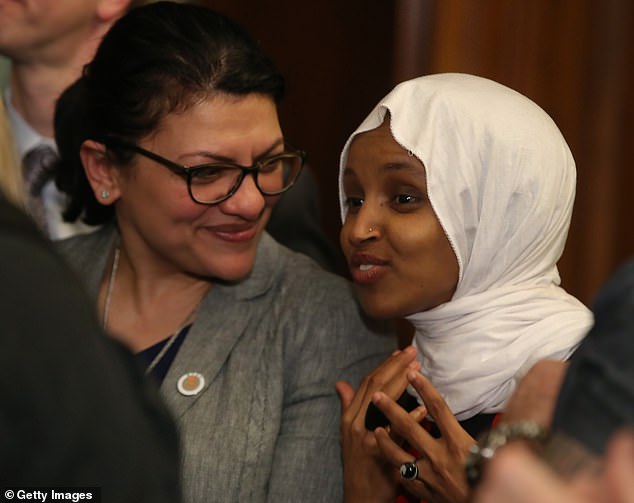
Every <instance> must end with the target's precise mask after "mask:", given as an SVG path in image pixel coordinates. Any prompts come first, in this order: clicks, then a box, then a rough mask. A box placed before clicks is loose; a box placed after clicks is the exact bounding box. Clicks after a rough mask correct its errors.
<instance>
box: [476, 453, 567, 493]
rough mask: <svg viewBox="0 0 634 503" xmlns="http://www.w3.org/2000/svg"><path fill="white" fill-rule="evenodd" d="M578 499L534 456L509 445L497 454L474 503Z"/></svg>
mask: <svg viewBox="0 0 634 503" xmlns="http://www.w3.org/2000/svg"><path fill="white" fill-rule="evenodd" d="M575 500H576V499H575V498H572V497H571V493H570V492H569V491H568V490H567V489H566V488H565V487H564V485H563V484H562V483H561V482H560V481H559V480H558V479H557V478H556V476H555V475H554V474H553V473H552V472H550V471H549V470H548V469H547V468H546V467H545V466H544V465H542V464H541V463H540V462H539V461H538V460H537V459H535V458H534V457H533V456H532V455H531V453H529V452H527V451H525V450H524V449H523V447H521V446H515V445H512V444H511V445H509V446H506V447H504V448H502V449H499V451H498V452H496V455H495V457H494V458H493V460H492V461H491V462H490V464H489V465H488V466H487V469H486V472H485V474H484V479H483V481H482V483H481V484H480V486H479V487H478V488H477V489H476V493H475V498H474V499H473V501H474V503H508V502H509V501H512V502H513V503H531V502H535V501H539V502H541V503H573V502H574V501H575Z"/></svg>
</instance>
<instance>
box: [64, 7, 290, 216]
mask: <svg viewBox="0 0 634 503" xmlns="http://www.w3.org/2000/svg"><path fill="white" fill-rule="evenodd" d="M216 93H220V94H229V95H234V96H245V95H248V94H252V93H256V94H262V95H266V96H270V97H271V98H272V99H273V100H274V101H275V102H278V101H279V100H280V99H281V98H282V96H283V94H284V80H283V78H282V76H281V75H280V74H279V72H278V71H277V69H276V68H275V67H274V65H273V64H272V62H271V61H270V60H269V58H268V57H267V56H266V55H265V54H264V53H263V52H262V50H261V49H260V47H259V46H258V44H256V43H255V41H254V40H253V39H252V38H251V37H250V36H249V35H248V34H247V33H246V32H245V31H244V30H243V29H242V28H241V27H240V26H238V25H237V24H236V23H235V22H233V21H232V20H230V19H228V18H227V17H226V16H224V15H222V14H220V13H218V12H215V11H213V10H211V9H208V8H206V7H201V6H195V5H187V4H177V3H174V2H156V3H152V4H149V5H146V6H143V7H138V8H134V9H132V10H130V12H128V13H127V14H126V15H125V16H123V17H122V18H121V19H119V20H118V21H117V22H116V23H115V24H114V25H113V26H112V28H111V29H110V31H109V32H108V33H107V34H106V36H105V37H104V39H103V41H102V42H101V44H100V46H99V48H98V50H97V53H96V54H95V57H94V59H93V60H92V62H90V63H89V64H88V65H86V67H85V68H84V71H83V73H82V76H81V77H80V78H79V80H77V81H76V82H75V83H74V84H73V85H71V86H70V87H69V88H68V89H67V90H66V91H65V92H64V93H63V94H62V96H61V97H60V98H59V100H58V102H57V105H56V109H55V140H56V142H57V146H58V149H59V153H60V162H59V164H58V166H57V168H56V172H55V182H56V184H57V187H58V188H59V189H60V190H61V191H62V192H64V193H66V194H67V195H68V197H69V202H68V205H67V207H66V209H65V211H64V214H63V216H64V219H65V220H66V221H75V220H77V219H78V218H80V217H81V219H82V220H83V221H84V222H86V223H87V224H90V225H99V224H102V223H105V222H107V221H108V220H110V219H112V218H113V216H114V209H113V207H112V206H104V205H102V204H100V203H99V202H98V201H97V200H96V199H95V197H94V194H93V191H92V189H91V187H90V184H89V183H88V179H87V178H86V175H85V172H84V169H83V166H82V163H81V159H80V157H79V151H80V147H81V145H82V143H83V142H84V141H85V140H87V139H92V140H96V141H101V142H104V139H107V138H112V139H115V140H116V139H119V140H123V141H125V142H128V143H130V142H132V143H135V142H137V141H138V140H139V139H141V138H143V137H145V136H147V135H149V134H151V133H152V132H154V131H156V130H157V128H158V127H159V125H160V123H161V121H162V119H163V118H165V116H166V115H168V114H170V113H172V112H183V111H185V110H187V109H188V108H189V107H191V106H193V105H195V104H196V103H197V102H199V101H200V100H203V99H205V98H207V97H209V96H212V95H214V94H216ZM108 147H109V148H108V153H109V155H111V156H112V158H113V160H114V161H115V162H117V163H120V164H122V165H124V164H126V163H129V162H130V160H131V157H132V155H133V154H130V153H129V152H127V151H126V152H124V151H117V149H116V147H112V146H108Z"/></svg>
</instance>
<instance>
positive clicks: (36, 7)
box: [0, 0, 125, 65]
mask: <svg viewBox="0 0 634 503" xmlns="http://www.w3.org/2000/svg"><path fill="white" fill-rule="evenodd" d="M105 3H107V1H106V2H104V0H0V54H3V55H5V56H7V57H9V58H10V59H12V60H15V61H16V62H19V63H29V62H33V61H35V60H37V61H42V62H45V63H47V64H49V65H54V64H55V63H56V61H58V60H59V61H62V60H64V59H65V58H68V54H73V53H75V52H76V51H77V48H78V46H81V45H83V44H85V42H86V41H87V40H88V39H89V38H90V37H91V36H92V34H93V33H94V32H95V29H96V27H97V25H98V24H99V22H100V16H101V13H102V11H101V10H100V9H102V4H105ZM119 3H121V2H119ZM124 3H125V2H124ZM103 12H104V13H105V12H109V11H108V10H104V11H103Z"/></svg>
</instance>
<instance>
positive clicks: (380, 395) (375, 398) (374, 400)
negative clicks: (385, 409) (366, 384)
mask: <svg viewBox="0 0 634 503" xmlns="http://www.w3.org/2000/svg"><path fill="white" fill-rule="evenodd" d="M382 398H383V393H381V392H380V391H377V392H376V393H373V394H372V403H374V404H378V403H379V402H380V401H381V399H382Z"/></svg>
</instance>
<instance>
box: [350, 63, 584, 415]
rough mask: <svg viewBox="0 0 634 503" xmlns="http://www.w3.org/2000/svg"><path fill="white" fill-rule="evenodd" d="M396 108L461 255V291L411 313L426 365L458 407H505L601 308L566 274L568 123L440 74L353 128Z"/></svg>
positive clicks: (570, 171)
mask: <svg viewBox="0 0 634 503" xmlns="http://www.w3.org/2000/svg"><path fill="white" fill-rule="evenodd" d="M386 118H387V120H389V121H390V128H391V132H392V136H393V137H394V139H395V140H396V141H397V142H398V143H399V144H400V145H401V146H402V147H403V148H405V149H406V150H409V151H411V152H412V153H413V154H414V155H415V156H416V157H417V158H418V159H420V161H421V162H422V163H423V165H424V166H425V171H426V178H427V190H428V197H429V200H430V202H431V205H432V207H433V208H434V211H435V213H436V215H437V217H438V219H439V221H440V224H441V226H442V227H443V229H444V231H445V233H446V235H447V237H448V239H449V241H450V243H451V245H452V247H453V250H454V252H455V254H456V257H457V260H458V265H459V279H458V285H457V288H456V291H455V293H454V295H453V297H452V299H451V300H450V301H449V302H447V303H444V304H441V305H440V306H438V307H436V308H434V309H431V310H429V311H424V312H420V313H414V314H412V315H410V316H408V319H409V321H410V322H412V324H413V325H414V326H415V328H416V334H415V337H414V345H415V346H416V347H417V349H418V351H419V358H420V359H421V362H422V369H421V371H422V372H423V374H425V375H426V377H428V378H429V379H430V381H431V382H432V384H433V385H434V386H435V387H436V388H437V389H438V391H439V392H440V393H441V394H442V395H443V396H444V398H445V399H446V400H447V403H448V404H449V406H450V407H451V409H452V411H453V412H454V414H455V415H456V417H457V418H458V419H460V420H462V419H467V418H469V417H471V416H473V415H475V414H477V413H480V412H498V411H501V410H502V409H503V408H504V405H505V404H506V401H507V400H508V398H509V396H510V395H511V394H512V392H513V390H514V389H515V386H516V382H517V380H518V379H519V378H521V377H522V376H523V375H524V373H525V372H526V371H527V370H528V369H529V368H530V366H532V364H533V363H535V362H536V361H538V360H540V359H544V358H554V359H567V358H568V357H569V356H570V354H571V353H572V352H573V351H574V349H575V348H576V347H577V345H578V344H579V342H580V341H581V339H582V338H583V337H584V335H585V334H586V332H587V331H588V329H589V328H590V326H591V324H592V314H591V313H590V311H589V310H588V309H587V308H586V307H585V306H584V305H583V304H582V303H581V302H579V301H578V300H577V299H575V298H574V297H572V296H571V295H569V294H568V293H566V292H565V291H564V290H563V289H562V288H561V287H560V286H559V285H560V277H559V272H558V270H557V265H556V264H557V261H558V260H559V258H560V257H561V254H562V252H563V249H564V245H565V242H566V237H567V234H568V228H569V225H570V219H571V216H572V208H573V203H574V197H575V184H576V171H575V163H574V159H573V157H572V154H571V152H570V149H569V148H568V145H567V144H566V141H565V140H564V138H563V136H562V134H561V132H560V131H559V129H558V128H557V126H556V125H555V123H554V122H553V121H552V119H551V118H550V117H549V116H548V114H546V113H545V112H544V111H543V110H542V109H541V108H540V107H538V106H537V105H536V104H535V103H533V102H532V101H531V100H529V99H528V98H526V97H525V96H523V95H521V94H519V93H517V92H516V91H513V90H512V89H509V88H508V87H505V86H503V85H501V84H498V83H496V82H493V81H491V80H488V79H484V78H481V77H476V76H473V75H466V74H456V73H448V74H437V75H429V76H425V77H420V78H417V79H413V80H409V81H406V82H404V83H402V84H399V85H398V86H397V87H396V88H394V90H393V91H392V92H390V93H389V94H388V95H387V96H386V97H385V98H384V99H383V100H382V101H381V102H380V103H379V104H378V105H377V106H376V107H375V108H374V109H373V110H372V112H370V114H369V115H368V117H367V118H366V119H365V120H364V121H363V123H362V124H361V125H360V126H359V128H357V130H356V131H355V132H354V133H353V134H352V135H351V137H350V138H349V139H348V141H347V143H346V145H345V147H344V150H343V152H342V154H341V167H342V169H341V170H340V175H339V190H340V200H341V203H342V204H341V208H342V209H341V212H342V219H345V206H344V204H343V197H344V196H343V189H342V187H343V186H342V178H341V177H342V172H343V167H344V166H345V165H346V161H347V156H348V149H349V146H350V143H351V141H352V140H353V139H354V137H355V136H356V135H358V134H360V133H362V132H365V131H369V130H372V129H375V128H377V127H378V126H380V125H381V124H382V123H383V121H384V120H385V119H386Z"/></svg>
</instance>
